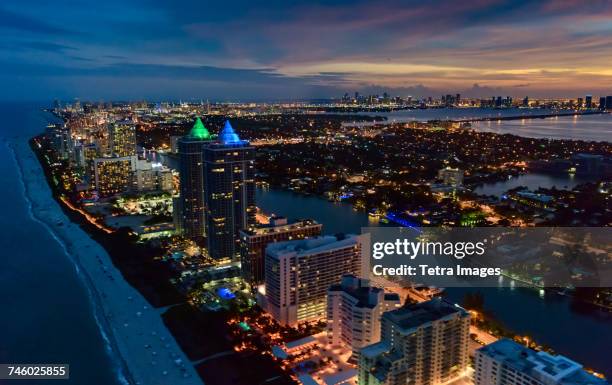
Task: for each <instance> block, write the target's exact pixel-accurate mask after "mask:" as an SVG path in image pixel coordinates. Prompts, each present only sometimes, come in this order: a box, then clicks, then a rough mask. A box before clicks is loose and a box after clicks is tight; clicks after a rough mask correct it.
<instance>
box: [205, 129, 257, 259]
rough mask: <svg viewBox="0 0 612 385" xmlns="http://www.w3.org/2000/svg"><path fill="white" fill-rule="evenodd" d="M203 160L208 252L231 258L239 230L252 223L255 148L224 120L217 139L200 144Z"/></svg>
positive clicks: (219, 256) (234, 256) (235, 254)
mask: <svg viewBox="0 0 612 385" xmlns="http://www.w3.org/2000/svg"><path fill="white" fill-rule="evenodd" d="M203 161H204V197H205V198H204V204H205V207H206V224H207V226H206V233H207V234H206V235H207V238H208V253H209V255H210V256H211V257H213V258H214V259H217V260H222V259H223V260H225V259H229V260H233V259H235V258H236V257H237V250H238V247H237V243H238V240H239V236H240V230H242V229H246V228H249V227H251V226H252V225H254V224H255V212H256V207H255V181H254V174H255V169H254V163H255V149H254V148H253V147H251V146H250V145H249V142H247V141H244V140H240V138H239V137H238V135H237V134H236V133H235V132H234V129H233V128H232V126H231V124H230V122H229V121H226V122H225V126H224V127H223V130H222V131H221V133H220V134H219V139H218V140H217V141H215V142H211V143H210V144H208V145H206V146H205V147H204V154H203Z"/></svg>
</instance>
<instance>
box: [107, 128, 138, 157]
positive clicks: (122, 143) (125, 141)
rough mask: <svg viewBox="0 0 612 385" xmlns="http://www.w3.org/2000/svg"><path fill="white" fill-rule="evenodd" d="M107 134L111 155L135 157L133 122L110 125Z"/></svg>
mask: <svg viewBox="0 0 612 385" xmlns="http://www.w3.org/2000/svg"><path fill="white" fill-rule="evenodd" d="M108 133H109V141H110V152H111V155H113V156H120V157H121V156H132V155H136V127H135V126H134V123H133V122H130V121H121V122H114V123H111V124H110V126H109V130H108Z"/></svg>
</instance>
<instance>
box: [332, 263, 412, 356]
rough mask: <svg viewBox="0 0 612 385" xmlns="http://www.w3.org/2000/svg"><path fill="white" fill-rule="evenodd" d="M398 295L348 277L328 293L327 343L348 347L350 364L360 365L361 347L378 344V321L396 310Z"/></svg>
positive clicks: (361, 280)
mask: <svg viewBox="0 0 612 385" xmlns="http://www.w3.org/2000/svg"><path fill="white" fill-rule="evenodd" d="M400 305H401V301H400V298H399V295H398V294H395V293H385V291H384V290H383V289H381V288H378V287H371V286H369V282H368V280H367V279H362V278H358V277H356V276H355V275H351V274H347V275H344V276H343V277H342V281H341V282H340V284H338V285H332V286H331V287H330V288H329V290H328V291H327V339H328V343H329V344H331V345H332V346H348V347H350V348H351V350H352V352H353V355H352V356H351V361H353V362H359V352H360V350H361V348H363V347H364V346H367V345H370V344H373V343H375V342H378V341H379V340H380V318H381V317H382V315H383V313H384V312H386V311H390V310H395V309H397V308H399V307H400Z"/></svg>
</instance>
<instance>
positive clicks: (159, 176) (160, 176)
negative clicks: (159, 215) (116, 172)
mask: <svg viewBox="0 0 612 385" xmlns="http://www.w3.org/2000/svg"><path fill="white" fill-rule="evenodd" d="M133 189H134V190H135V191H138V192H145V191H164V192H171V191H172V190H173V189H174V181H173V179H172V171H171V170H170V169H169V168H167V167H163V166H162V165H160V164H154V163H153V162H150V161H148V160H145V159H138V160H137V161H136V170H135V171H134V178H133Z"/></svg>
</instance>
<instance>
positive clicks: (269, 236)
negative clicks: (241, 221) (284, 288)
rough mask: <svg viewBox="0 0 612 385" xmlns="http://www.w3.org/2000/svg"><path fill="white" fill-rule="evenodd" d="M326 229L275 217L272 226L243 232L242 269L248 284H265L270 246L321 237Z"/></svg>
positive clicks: (311, 221) (309, 221)
mask: <svg viewBox="0 0 612 385" xmlns="http://www.w3.org/2000/svg"><path fill="white" fill-rule="evenodd" d="M322 227H323V225H321V224H320V223H317V222H316V221H314V220H311V219H302V220H297V221H294V222H288V221H287V218H284V217H272V218H270V223H269V224H264V225H254V226H251V227H249V228H247V229H242V230H240V265H241V273H242V277H243V278H244V280H245V281H246V282H247V283H249V284H250V285H251V287H252V288H255V287H257V286H258V285H260V284H262V283H263V282H264V278H265V270H264V259H265V258H264V257H265V253H266V246H267V245H269V244H271V243H275V242H281V241H290V240H296V239H304V238H310V237H316V236H319V235H321V228H322Z"/></svg>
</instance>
